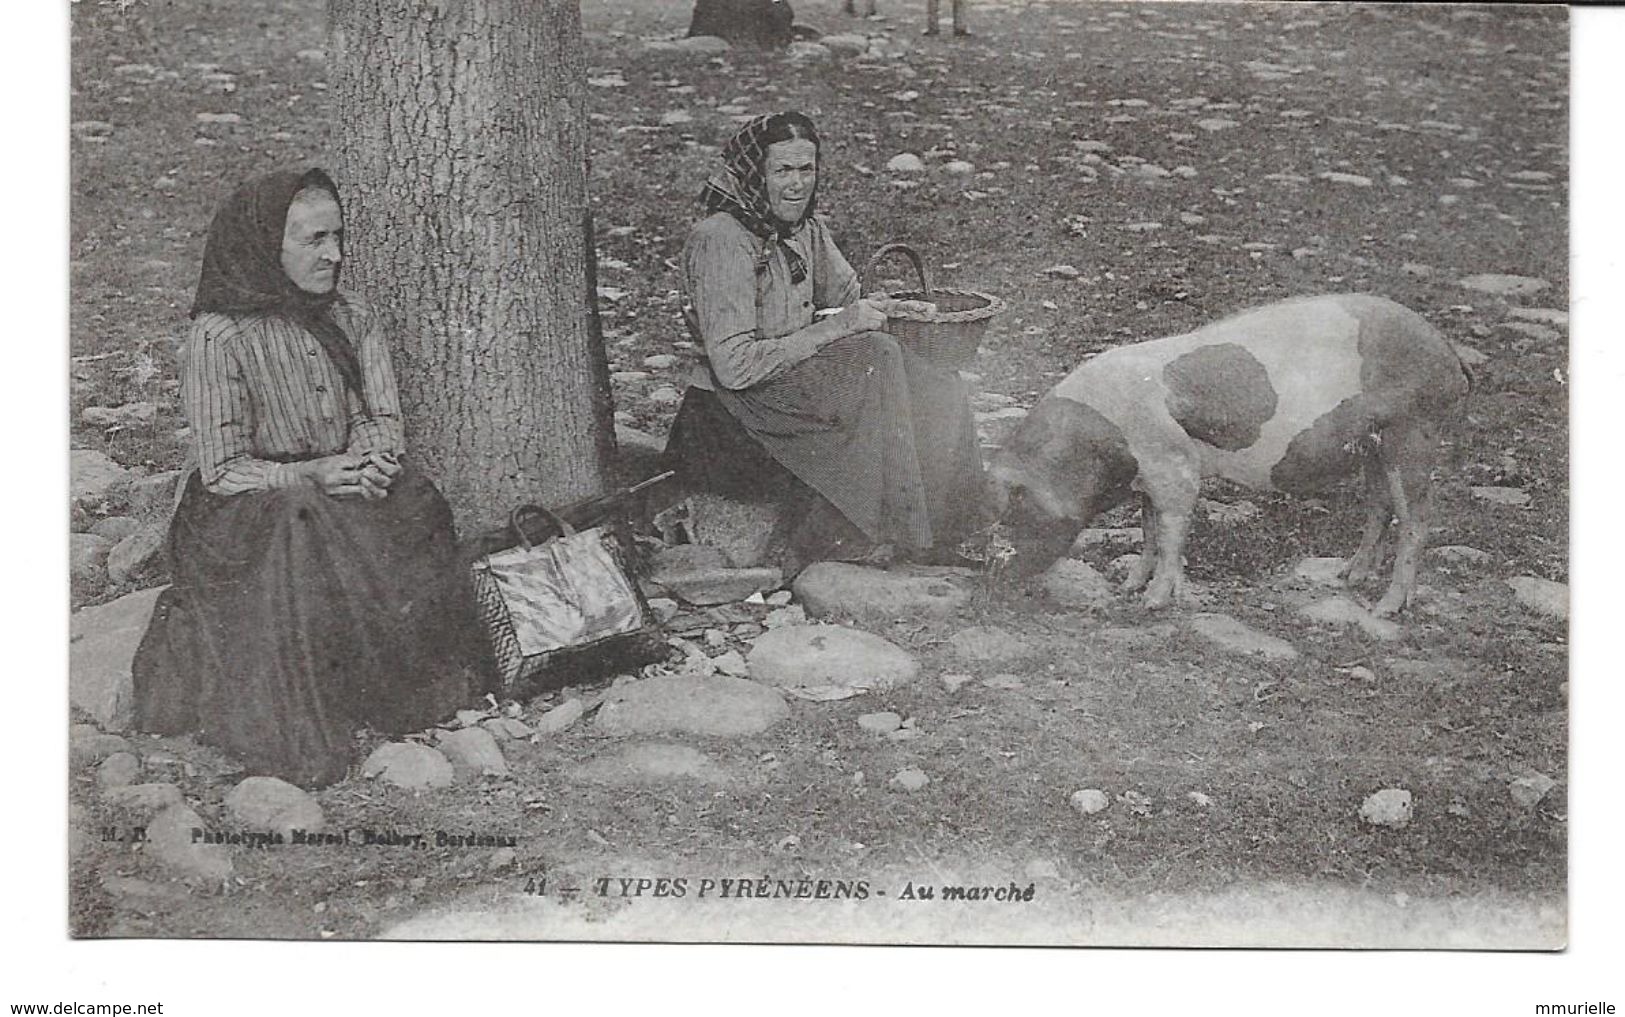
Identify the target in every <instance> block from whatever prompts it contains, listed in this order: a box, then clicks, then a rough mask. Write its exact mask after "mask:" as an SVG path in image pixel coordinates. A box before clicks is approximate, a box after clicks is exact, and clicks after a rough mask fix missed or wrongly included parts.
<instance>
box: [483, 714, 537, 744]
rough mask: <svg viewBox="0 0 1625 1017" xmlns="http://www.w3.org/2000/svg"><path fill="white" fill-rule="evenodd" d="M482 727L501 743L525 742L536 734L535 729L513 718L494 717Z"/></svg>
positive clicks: (484, 722)
mask: <svg viewBox="0 0 1625 1017" xmlns="http://www.w3.org/2000/svg"><path fill="white" fill-rule="evenodd" d="M480 726H481V727H483V728H485V729H486V730H487V731H489V732H491V736H492V737H494V738H496V739H497V740H499V741H523V740H525V739H526V738H529V737H530V736H531V735H533V734H535V733H536V729H535V728H533V727H531V726H530V725H529V724H526V723H525V722H524V721H522V720H516V719H515V718H513V717H492V718H491V719H490V720H486V721H481V722H480Z"/></svg>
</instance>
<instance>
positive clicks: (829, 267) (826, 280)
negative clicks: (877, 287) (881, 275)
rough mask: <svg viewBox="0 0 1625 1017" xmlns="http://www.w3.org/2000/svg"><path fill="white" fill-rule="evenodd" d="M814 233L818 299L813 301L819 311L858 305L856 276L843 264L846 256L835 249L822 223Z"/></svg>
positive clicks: (845, 261)
mask: <svg viewBox="0 0 1625 1017" xmlns="http://www.w3.org/2000/svg"><path fill="white" fill-rule="evenodd" d="M819 227H820V228H819V229H818V231H817V237H818V249H817V250H816V251H814V252H813V257H814V258H816V259H817V270H816V271H815V272H814V273H813V278H814V279H815V280H817V282H818V290H819V292H818V295H817V296H816V297H815V298H814V299H816V300H817V302H818V306H819V307H847V306H849V305H851V304H854V303H856V302H857V299H858V296H859V292H858V286H859V283H858V273H857V272H856V271H854V270H853V268H852V265H851V264H850V263H849V262H848V261H847V260H846V255H844V254H842V253H841V249H840V248H839V247H836V246H835V238H834V237H832V236H830V232H829V228H828V227H826V226H824V225H823V224H822V223H820V224H819Z"/></svg>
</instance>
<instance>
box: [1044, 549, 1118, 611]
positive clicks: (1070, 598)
mask: <svg viewBox="0 0 1625 1017" xmlns="http://www.w3.org/2000/svg"><path fill="white" fill-rule="evenodd" d="M1038 582H1039V585H1040V587H1041V588H1042V589H1043V591H1044V593H1045V594H1046V595H1048V596H1049V598H1050V599H1051V600H1053V601H1055V602H1056V603H1057V604H1059V605H1061V606H1062V607H1067V608H1073V609H1089V608H1098V607H1105V606H1106V605H1108V604H1110V603H1111V602H1112V601H1113V599H1114V598H1115V594H1114V592H1113V591H1112V584H1111V582H1110V581H1108V580H1107V579H1106V577H1105V576H1103V575H1101V574H1100V572H1099V571H1097V570H1096V569H1095V567H1094V566H1093V565H1090V564H1089V563H1088V562H1085V561H1079V560H1078V559H1076V558H1062V559H1061V560H1060V561H1058V562H1056V563H1055V564H1054V565H1051V566H1050V567H1049V568H1048V569H1046V570H1045V571H1044V573H1043V574H1042V575H1040V576H1039V577H1038Z"/></svg>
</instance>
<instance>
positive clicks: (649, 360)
mask: <svg viewBox="0 0 1625 1017" xmlns="http://www.w3.org/2000/svg"><path fill="white" fill-rule="evenodd" d="M643 366H644V367H647V368H649V369H650V370H652V371H665V370H668V369H670V368H673V367H676V366H677V357H676V355H675V354H671V353H651V354H650V355H649V356H647V357H644V358H643Z"/></svg>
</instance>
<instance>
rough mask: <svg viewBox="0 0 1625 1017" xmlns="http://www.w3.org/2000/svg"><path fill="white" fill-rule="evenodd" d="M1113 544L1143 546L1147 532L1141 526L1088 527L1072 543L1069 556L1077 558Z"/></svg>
mask: <svg viewBox="0 0 1625 1017" xmlns="http://www.w3.org/2000/svg"><path fill="white" fill-rule="evenodd" d="M1111 543H1124V544H1143V543H1145V530H1144V529H1143V528H1142V527H1139V526H1120V527H1093V526H1091V527H1087V528H1085V529H1083V530H1080V531H1079V532H1078V536H1077V539H1076V540H1074V541H1072V549H1071V550H1070V551H1068V552H1067V554H1068V555H1070V556H1074V557H1075V556H1077V555H1079V554H1082V553H1083V552H1084V551H1086V550H1088V549H1089V548H1092V547H1098V546H1099V545H1101V544H1111Z"/></svg>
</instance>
